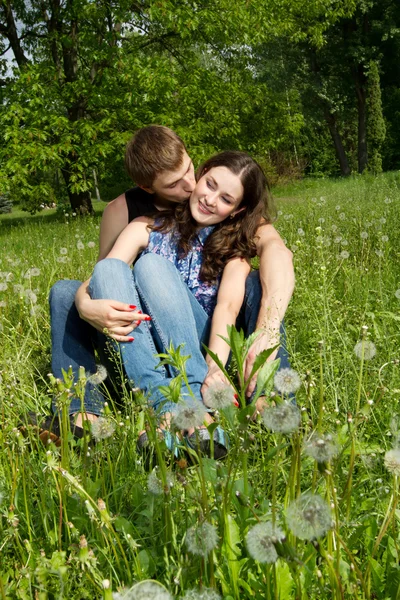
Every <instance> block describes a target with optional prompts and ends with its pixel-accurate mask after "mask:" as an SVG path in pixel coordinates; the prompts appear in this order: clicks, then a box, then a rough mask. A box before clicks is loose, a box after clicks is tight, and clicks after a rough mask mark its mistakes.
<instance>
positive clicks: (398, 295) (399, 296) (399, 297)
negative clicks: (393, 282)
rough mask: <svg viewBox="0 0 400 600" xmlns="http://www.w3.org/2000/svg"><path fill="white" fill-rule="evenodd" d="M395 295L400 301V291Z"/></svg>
mask: <svg viewBox="0 0 400 600" xmlns="http://www.w3.org/2000/svg"><path fill="white" fill-rule="evenodd" d="M394 295H395V296H396V298H397V300H400V289H398V290H396V291H395V293H394Z"/></svg>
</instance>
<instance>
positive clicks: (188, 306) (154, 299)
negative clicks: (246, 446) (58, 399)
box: [49, 254, 289, 415]
mask: <svg viewBox="0 0 400 600" xmlns="http://www.w3.org/2000/svg"><path fill="white" fill-rule="evenodd" d="M80 285H81V284H80V282H79V281H71V280H67V281H59V282H57V283H56V284H55V285H54V286H53V287H52V289H51V292H50V299H49V300H50V316H51V332H52V371H53V374H54V375H55V376H56V377H60V378H62V369H65V370H67V369H68V368H69V366H71V367H72V371H73V373H74V375H75V378H76V380H77V377H78V370H79V367H80V366H83V367H84V368H85V370H86V372H87V373H88V374H92V373H95V372H96V364H95V357H94V349H93V344H94V345H95V346H97V348H98V349H99V351H100V354H104V348H105V346H106V343H107V340H106V338H105V336H103V335H102V334H100V333H98V332H97V331H95V330H94V329H93V328H92V327H91V326H90V325H89V324H88V323H86V322H85V321H83V320H82V319H81V318H80V317H79V314H78V312H77V310H76V307H75V304H74V298H75V294H76V291H77V290H78V288H79V286H80ZM89 291H90V295H91V296H92V298H94V299H99V298H103V299H110V298H112V299H113V300H119V301H121V302H126V303H128V304H135V305H136V306H137V308H138V310H142V311H143V313H145V314H148V315H149V316H150V317H152V321H151V322H147V321H143V322H141V324H140V325H139V326H138V327H137V328H136V329H135V330H134V331H133V333H132V335H133V337H134V338H135V340H134V341H133V342H127V343H122V344H118V343H117V342H113V346H114V347H115V349H116V352H117V355H119V357H120V359H121V361H122V364H123V367H124V370H125V374H126V377H127V378H128V381H129V383H130V384H131V385H133V386H134V387H140V388H141V389H142V390H143V391H144V392H145V394H147V395H148V396H149V401H150V403H151V404H152V406H154V408H156V409H161V410H162V412H166V411H168V410H170V409H172V408H173V407H172V406H171V405H170V404H167V403H166V402H165V398H164V396H163V395H162V393H161V392H160V390H159V389H158V388H159V386H163V385H168V384H169V383H170V381H171V378H173V377H175V376H176V372H175V370H174V369H172V368H171V367H170V366H168V365H166V366H161V367H159V368H158V369H156V366H157V365H158V363H159V359H158V358H156V357H154V355H155V354H157V353H159V352H164V351H165V348H168V346H169V345H170V343H172V345H173V347H174V348H177V347H178V346H179V345H181V344H184V345H183V348H182V350H181V355H183V356H187V355H190V358H189V359H188V360H187V362H186V365H185V367H186V372H187V376H188V381H189V384H190V388H191V390H192V392H193V393H194V395H195V396H196V398H198V399H199V401H200V400H201V395H200V388H201V385H202V382H203V380H204V377H205V375H206V373H207V366H206V363H205V359H204V356H203V354H202V342H207V340H208V335H209V327H210V319H209V317H208V316H207V314H206V313H205V311H204V310H203V308H202V307H201V306H200V304H199V303H198V302H197V300H196V298H195V297H194V296H193V294H192V293H191V292H190V291H189V289H188V288H187V286H186V285H185V284H184V283H183V281H182V279H181V277H180V275H179V273H178V271H177V269H176V267H175V266H174V265H173V264H172V263H171V262H169V261H168V260H167V259H165V258H163V257H161V256H159V255H156V254H146V255H144V256H142V257H141V258H140V259H139V260H138V261H137V262H136V264H135V267H134V270H133V271H132V270H131V269H130V268H129V267H128V265H126V263H124V262H123V261H120V260H118V259H104V260H102V261H100V262H99V263H97V265H96V267H95V269H94V273H93V276H92V279H91V283H90V287H89ZM261 292H262V291H261V285H260V280H259V276H258V271H253V272H252V273H251V274H250V275H249V277H248V278H247V281H246V294H245V301H244V303H243V306H242V309H241V311H240V314H239V317H238V320H237V324H236V325H237V327H238V328H242V329H243V330H244V332H245V335H246V336H248V335H250V333H252V332H253V331H254V330H255V326H256V322H257V317H258V311H259V306H260V300H261ZM283 333H284V332H283V328H281V337H282V335H283ZM278 357H279V358H280V359H281V364H280V368H285V367H288V366H289V362H288V356H287V352H286V350H285V348H284V345H281V347H280V349H279V353H278ZM182 393H184V394H185V393H187V390H185V389H184V388H183V389H182ZM103 403H104V396H103V395H102V393H101V390H100V388H99V386H98V385H96V384H94V383H92V382H90V381H88V383H87V384H86V389H85V397H84V406H85V410H86V412H89V413H94V414H97V415H98V414H100V412H101V409H102V406H103ZM80 409H81V402H80V400H79V398H72V401H71V404H70V407H69V412H70V413H71V414H72V413H75V412H77V411H79V410H80ZM53 410H54V411H56V406H55V404H54V403H53Z"/></svg>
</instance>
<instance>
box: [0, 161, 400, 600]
mask: <svg viewBox="0 0 400 600" xmlns="http://www.w3.org/2000/svg"><path fill="white" fill-rule="evenodd" d="M274 194H275V197H276V201H277V208H278V218H277V221H276V227H277V229H278V230H279V232H280V233H281V235H282V237H283V238H284V239H285V241H286V243H287V245H288V247H289V248H290V249H291V250H292V252H293V255H294V264H295V271H296V289H295V293H294V296H293V299H292V302H291V304H290V306H289V309H288V311H287V315H286V319H285V320H286V329H287V345H288V349H289V352H290V360H291V365H292V368H293V369H294V370H295V372H296V373H295V374H291V379H292V383H293V385H294V386H295V387H297V388H298V389H297V392H296V400H297V408H296V407H295V406H293V404H290V403H287V402H286V401H285V400H284V398H283V397H280V394H279V393H277V392H276V391H275V392H274V391H272V383H273V373H272V372H271V371H270V370H268V369H267V368H263V369H262V375H261V376H260V377H262V378H263V380H264V383H265V387H266V389H267V390H268V391H270V392H271V394H272V395H274V394H275V395H274V403H276V406H275V407H273V406H271V408H269V409H266V411H264V413H263V414H262V415H259V416H258V417H257V419H255V420H253V419H251V418H250V416H251V414H252V410H251V408H250V409H249V407H246V405H245V400H244V390H243V382H242V385H240V384H239V383H238V379H237V378H236V377H234V378H233V379H232V383H233V384H234V385H235V386H236V389H237V392H238V395H239V400H240V408H239V409H236V408H235V407H233V406H232V405H230V406H229V407H227V408H224V407H223V406H221V407H220V408H219V410H218V412H217V418H218V420H219V421H220V422H221V423H222V424H223V426H224V428H225V429H226V430H227V431H228V432H229V436H230V450H229V455H228V457H227V458H226V459H225V460H224V461H220V462H217V461H215V460H213V459H212V458H208V457H205V456H200V457H198V456H197V455H195V453H194V452H190V451H188V450H185V449H184V448H182V449H181V456H180V459H179V460H178V461H176V460H173V459H172V458H171V456H169V455H168V453H167V452H166V450H165V448H164V447H163V446H164V444H163V442H162V441H161V440H159V439H158V437H157V435H155V427H154V419H153V417H152V415H151V414H149V411H148V410H147V409H146V405H145V402H143V399H141V398H140V397H138V395H137V396H136V397H134V396H133V394H132V392H131V391H130V390H126V391H125V392H124V395H123V397H122V398H121V399H120V400H119V402H116V400H115V399H114V398H112V397H110V398H109V402H108V406H107V407H106V409H105V413H104V417H103V419H104V423H103V425H104V427H103V429H102V430H101V432H100V434H98V436H97V440H96V444H95V445H93V444H92V445H91V442H90V439H85V440H83V441H82V442H79V443H77V442H75V440H74V439H73V436H72V435H71V434H69V436H68V435H67V436H64V443H63V445H62V446H61V447H60V448H56V447H55V446H54V445H53V444H49V445H48V447H44V446H43V445H42V444H41V442H40V441H39V440H38V438H37V434H36V433H35V431H34V430H29V429H28V430H26V431H24V432H21V427H20V425H21V422H23V420H24V415H25V414H26V412H27V411H35V412H36V413H38V414H42V415H44V414H47V413H48V411H49V408H50V404H51V399H52V397H53V395H55V396H56V397H57V399H58V402H59V404H60V406H65V405H66V404H67V403H68V398H69V388H70V385H71V382H70V379H69V375H68V373H66V375H65V381H63V382H60V381H54V378H51V377H49V376H48V374H49V371H50V360H51V359H50V325H49V315H48V306H47V298H48V294H49V290H50V288H51V286H52V284H53V283H54V282H55V281H57V280H58V279H64V278H72V279H81V280H82V279H85V278H86V277H88V276H89V274H90V272H91V269H92V267H93V265H94V263H95V261H96V256H97V240H98V235H99V223H100V216H101V215H100V213H101V206H99V210H98V211H97V214H96V215H95V216H94V217H93V218H86V219H81V218H78V217H76V216H73V215H72V214H71V213H66V214H65V213H64V214H56V213H52V212H51V211H48V212H47V213H42V214H41V215H38V216H35V217H27V218H24V217H22V216H21V215H15V214H14V215H4V216H1V217H0V240H1V241H0V247H1V258H0V339H1V341H0V365H1V370H0V410H1V425H0V516H1V518H0V598H2V599H9V598H21V599H28V598H29V599H31V598H32V599H38V600H45V599H53V598H54V599H61V598H68V599H74V600H75V599H76V600H78V599H83V598H91V599H94V598H104V599H112V598H113V599H118V600H120V599H122V598H125V600H133V599H136V600H137V599H139V598H140V599H145V598H149V599H150V598H153V599H155V600H156V599H157V600H168V599H172V598H185V599H186V600H190V599H192V600H195V599H202V600H207V599H208V600H218V598H224V599H225V600H233V599H235V600H238V599H240V600H242V599H247V598H251V599H257V600H262V599H265V598H271V599H272V598H273V599H274V600H278V599H280V600H286V599H293V600H294V599H298V600H306V599H311V600H312V599H314V598H318V599H321V600H325V599H326V600H331V599H332V598H335V599H336V598H338V599H339V598H340V599H347V598H349V599H350V598H351V599H353V598H359V599H360V600H361V599H373V598H378V599H382V600H387V599H396V598H397V599H400V566H399V560H400V547H399V518H400V512H399V511H400V508H399V507H398V492H399V490H398V476H399V475H400V415H399V406H398V400H399V395H400V364H399V359H400V350H399V341H400V310H399V309H400V228H399V223H400V173H397V172H392V173H387V174H385V175H382V176H379V177H376V178H374V177H372V176H368V175H365V176H362V177H353V178H351V179H348V180H346V181H334V180H311V179H309V180H304V181H302V182H299V183H294V184H291V185H287V186H285V187H280V188H277V189H276V190H274ZM16 217H17V218H16ZM231 344H232V351H233V354H234V356H235V357H236V364H237V367H238V369H239V373H240V364H241V361H242V360H243V355H244V353H245V352H246V342H245V341H243V340H242V339H241V338H240V335H236V334H235V333H234V332H232V334H231ZM182 352H183V354H184V348H183V350H182ZM168 360H170V361H172V362H173V361H175V364H176V361H177V359H176V356H175V355H174V353H172V355H171V356H170V357H169V358H168ZM178 367H179V365H178ZM181 376H182V377H184V370H182V372H181ZM288 379H290V377H289V378H288ZM84 383H85V374H84V373H82V375H81V380H80V383H79V385H78V388H79V386H80V387H81V388H83V385H84ZM289 384H290V381H288V380H287V381H284V382H283V383H282V382H280V384H279V382H277V385H278V387H279V386H280V391H281V392H282V396H283V392H285V390H286V388H287V386H288V385H289ZM285 386H286V387H285ZM289 387H290V386H289ZM78 392H79V389H78ZM278 392H279V390H278ZM145 422H148V423H149V424H150V432H151V438H152V447H154V454H155V457H156V459H157V460H156V461H155V462H157V466H156V467H155V468H152V466H153V465H152V466H151V468H150V471H149V465H148V464H147V463H148V462H149V461H146V460H144V458H143V456H142V455H141V454H140V453H138V451H137V448H136V440H137V437H138V432H139V431H140V430H141V429H142V428H143V425H144V423H145ZM65 427H67V425H65Z"/></svg>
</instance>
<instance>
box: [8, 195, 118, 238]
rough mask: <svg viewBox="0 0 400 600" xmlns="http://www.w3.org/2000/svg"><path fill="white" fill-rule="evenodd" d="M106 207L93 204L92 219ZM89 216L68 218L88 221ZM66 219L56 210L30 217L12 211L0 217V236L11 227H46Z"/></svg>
mask: <svg viewBox="0 0 400 600" xmlns="http://www.w3.org/2000/svg"><path fill="white" fill-rule="evenodd" d="M106 206H107V203H106V202H94V203H93V210H94V214H93V216H94V217H97V216H100V215H101V214H102V213H103V210H104V208H105V207H106ZM90 218H91V216H87V217H72V216H71V217H70V219H71V220H72V219H90ZM67 221H68V218H67V217H66V216H65V215H64V214H63V213H60V212H57V211H56V209H54V208H50V209H48V210H42V211H41V212H40V213H36V214H34V215H31V214H29V213H27V212H24V211H22V210H18V209H17V210H13V211H12V213H7V214H3V215H0V235H1V234H2V233H3V232H6V231H8V230H9V229H11V228H13V227H20V226H21V225H28V224H38V225H46V224H50V223H66V222H67Z"/></svg>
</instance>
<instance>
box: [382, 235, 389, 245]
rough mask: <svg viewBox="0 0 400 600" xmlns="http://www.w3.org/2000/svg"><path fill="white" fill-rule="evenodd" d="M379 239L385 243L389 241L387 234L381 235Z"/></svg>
mask: <svg viewBox="0 0 400 600" xmlns="http://www.w3.org/2000/svg"><path fill="white" fill-rule="evenodd" d="M381 240H382V242H384V243H386V242H388V241H389V236H387V235H383V236H382V237H381Z"/></svg>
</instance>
